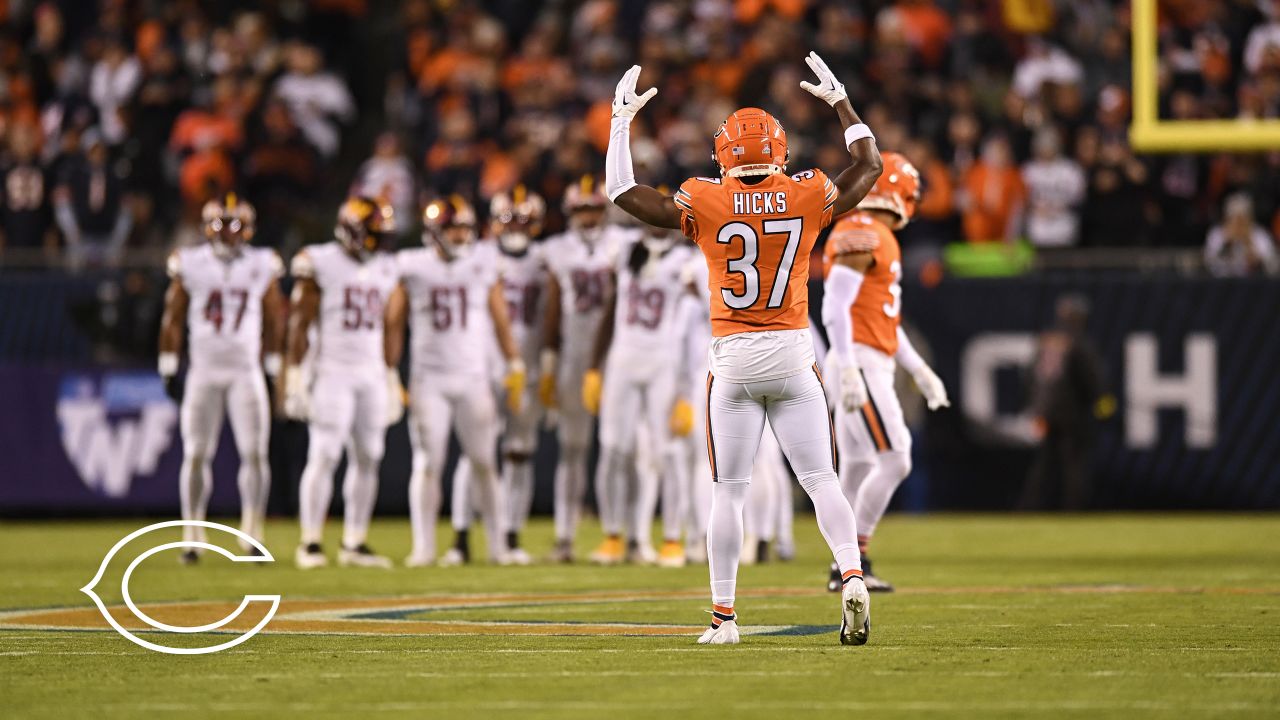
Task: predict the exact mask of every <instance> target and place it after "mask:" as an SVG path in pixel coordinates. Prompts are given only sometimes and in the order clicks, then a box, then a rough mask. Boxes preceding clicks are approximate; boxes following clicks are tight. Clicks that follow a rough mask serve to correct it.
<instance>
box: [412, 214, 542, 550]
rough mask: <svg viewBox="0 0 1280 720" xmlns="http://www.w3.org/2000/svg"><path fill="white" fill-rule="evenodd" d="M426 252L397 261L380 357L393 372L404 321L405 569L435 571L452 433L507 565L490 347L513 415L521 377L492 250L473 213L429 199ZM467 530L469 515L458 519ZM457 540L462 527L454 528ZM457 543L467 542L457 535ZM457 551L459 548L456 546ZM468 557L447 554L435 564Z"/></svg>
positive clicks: (492, 545)
mask: <svg viewBox="0 0 1280 720" xmlns="http://www.w3.org/2000/svg"><path fill="white" fill-rule="evenodd" d="M422 224H423V234H422V242H423V245H424V247H421V248H410V249H407V250H401V251H400V252H399V254H398V255H397V257H396V263H397V266H398V270H399V273H400V279H401V290H398V291H397V292H396V293H395V295H394V296H393V297H392V301H391V304H390V306H389V308H388V313H387V317H388V335H387V358H388V360H389V361H390V362H392V363H394V364H397V365H398V364H399V360H400V354H401V352H402V350H403V346H404V339H403V338H404V326H405V320H406V318H412V323H413V326H412V340H413V347H412V356H411V367H412V370H411V372H410V378H409V394H410V403H409V406H410V423H409V437H410V440H411V442H412V444H413V476H412V478H411V479H410V481H409V516H410V519H411V521H412V525H413V553H412V554H411V555H410V556H409V558H408V560H407V561H406V564H407V565H409V566H410V567H421V566H425V565H429V564H432V563H434V562H435V551H436V547H435V535H436V516H437V515H438V514H439V511H440V479H441V477H442V476H443V473H444V461H445V456H446V453H447V451H448V443H449V430H450V428H453V429H454V430H456V432H457V436H458V441H459V444H461V446H462V452H463V453H464V455H465V456H466V458H467V461H468V464H469V467H470V484H471V490H472V491H474V492H475V493H476V494H477V496H478V498H479V500H480V508H481V512H482V514H483V517H484V521H485V529H486V530H487V534H488V549H489V558H490V560H491V561H493V562H497V563H505V562H506V532H507V526H508V521H507V513H506V500H505V493H504V491H503V487H502V485H501V483H500V482H499V479H498V474H497V468H496V466H495V459H496V458H495V456H496V450H497V441H498V409H497V407H496V405H495V403H494V396H493V393H492V392H491V391H490V388H489V376H490V370H489V363H490V359H491V357H492V356H491V354H490V343H491V342H492V340H491V338H493V337H495V335H496V337H497V340H498V344H499V346H500V347H501V349H502V355H503V357H504V359H505V360H506V363H505V364H506V380H505V381H504V384H505V386H506V387H507V388H508V393H507V400H508V409H509V410H511V411H512V412H513V413H518V412H519V411H520V409H521V408H520V404H521V402H522V400H523V398H524V390H525V384H526V373H525V364H524V360H523V359H522V358H521V356H520V353H519V348H518V346H517V345H516V342H515V339H514V338H513V337H512V334H511V325H510V322H509V321H508V319H507V301H506V296H505V295H504V293H503V286H502V278H501V276H500V274H499V273H500V269H499V263H498V251H497V248H496V246H495V244H494V243H481V244H477V243H476V214H475V210H474V209H472V207H471V205H470V204H468V203H467V202H466V201H465V200H463V199H462V198H461V197H459V196H456V195H454V196H452V197H450V198H448V199H446V200H436V201H434V202H432V203H431V204H429V205H427V207H426V209H425V210H424V211H423V213H422ZM462 515H463V516H464V518H465V521H466V524H467V525H469V524H470V517H469V516H470V508H469V507H468V508H467V511H466V512H464V513H462ZM457 529H458V530H460V531H465V525H464V527H461V528H457ZM464 537H465V535H464ZM463 547H465V545H464V546H463ZM466 559H467V558H466V557H464V556H463V555H462V550H460V548H459V547H457V546H455V547H454V548H453V549H451V550H450V551H449V552H448V553H446V554H445V556H444V557H443V558H442V559H441V564H443V565H457V564H461V563H462V562H463V561H464V560H466Z"/></svg>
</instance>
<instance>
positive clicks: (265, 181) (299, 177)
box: [243, 100, 319, 247]
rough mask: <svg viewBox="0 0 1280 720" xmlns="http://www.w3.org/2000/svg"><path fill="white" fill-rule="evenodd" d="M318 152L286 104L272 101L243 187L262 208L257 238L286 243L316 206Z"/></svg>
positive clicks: (247, 163) (248, 160) (265, 242)
mask: <svg viewBox="0 0 1280 720" xmlns="http://www.w3.org/2000/svg"><path fill="white" fill-rule="evenodd" d="M318 165H319V161H318V159H317V157H316V151H315V149H314V148H312V147H311V146H310V145H308V144H307V142H306V141H305V140H303V139H302V133H301V132H299V131H298V128H297V126H296V125H294V124H293V118H291V117H290V116H289V110H288V108H286V107H285V106H284V103H282V102H280V101H278V100H275V101H271V102H269V103H267V106H266V108H265V109H264V110H263V113H262V130H261V137H260V138H257V139H255V140H254V141H253V149H252V150H251V151H250V152H249V156H248V157H247V158H246V159H245V162H244V168H243V170H244V190H245V193H246V195H247V196H248V197H249V198H250V199H251V200H252V202H253V203H254V205H256V206H257V208H258V232H257V234H256V235H255V242H256V243H260V244H262V245H266V246H269V247H281V245H282V244H283V242H284V237H285V234H286V233H287V231H288V226H289V224H290V221H291V220H292V219H293V218H294V217H295V216H296V215H297V214H299V213H301V212H303V211H305V210H307V209H308V208H310V207H312V206H313V204H314V202H315V198H314V197H312V195H313V192H314V190H315V188H316V185H317V183H318V182H319V177H318V175H319V172H318Z"/></svg>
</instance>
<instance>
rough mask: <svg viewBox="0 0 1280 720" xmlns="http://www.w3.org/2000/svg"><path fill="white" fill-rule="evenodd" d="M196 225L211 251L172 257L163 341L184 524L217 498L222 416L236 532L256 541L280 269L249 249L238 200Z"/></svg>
mask: <svg viewBox="0 0 1280 720" xmlns="http://www.w3.org/2000/svg"><path fill="white" fill-rule="evenodd" d="M201 219H202V221H203V223H204V233H205V236H206V237H207V238H208V239H209V241H208V242H207V243H204V244H201V245H197V246H194V247H187V248H181V249H179V250H175V251H174V252H173V254H172V255H170V256H169V263H168V265H169V267H168V269H169V277H170V282H169V290H168V292H167V293H166V294H165V309H164V318H163V320H162V323H161V331H160V359H159V371H160V377H161V378H163V380H164V383H165V389H166V390H167V391H168V392H169V395H170V396H171V397H173V399H174V400H178V401H180V402H181V404H182V412H181V424H182V451H183V457H182V470H181V471H180V473H179V476H178V482H179V488H180V494H181V497H182V519H183V520H204V519H205V511H206V509H207V508H208V506H209V494H210V492H211V491H212V489H213V477H212V475H211V470H210V465H211V461H212V459H213V455H214V452H215V451H216V450H217V448H218V435H219V434H220V433H221V432H222V417H223V415H224V414H225V415H226V416H227V417H228V418H229V419H230V421H231V432H232V434H233V435H234V436H235V442H236V451H237V452H238V453H239V454H240V473H239V476H238V478H237V484H238V485H239V488H240V529H241V530H243V531H244V532H245V533H246V534H248V535H250V536H252V537H255V538H257V539H259V540H261V539H262V526H263V521H264V518H265V515H266V510H267V492H268V490H269V488H270V485H271V471H270V467H269V465H268V463H267V442H268V440H269V437H270V432H271V411H270V402H269V400H268V395H267V384H266V381H265V380H264V379H263V372H264V371H265V372H266V374H267V375H270V376H271V377H272V378H275V377H276V376H278V375H279V374H280V349H281V343H282V341H283V337H284V332H283V329H284V310H285V305H284V296H283V295H282V294H281V292H280V284H279V279H280V276H281V275H283V274H284V265H283V264H282V263H281V262H280V256H279V255H277V254H276V251H274V250H270V249H267V248H255V247H249V246H248V242H249V240H251V239H252V238H253V232H254V221H255V220H256V215H255V213H254V210H253V206H252V205H250V204H248V203H246V202H244V201H242V200H240V199H238V198H237V197H236V196H235V195H228V196H227V197H226V200H225V201H224V202H218V201H216V200H211V201H209V202H208V203H205V206H204V209H203V210H202V211H201ZM187 330H189V331H190V338H191V341H190V346H189V349H188V360H189V368H188V370H187V377H186V382H185V384H180V383H179V381H178V366H179V357H180V355H181V352H182V340H183V334H184V332H185V331H187ZM182 532H183V538H184V539H186V540H196V541H203V540H204V539H205V533H204V529H203V528H198V527H184V528H183V531H182ZM245 549H246V550H252V551H254V552H256V549H254V548H250V547H246V548H245ZM199 557H200V556H199V551H197V550H194V549H188V550H187V551H185V552H183V553H182V556H181V559H182V561H183V562H184V563H188V564H189V563H194V562H196V561H197V560H198V559H199Z"/></svg>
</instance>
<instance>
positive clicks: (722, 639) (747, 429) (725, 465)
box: [605, 53, 881, 645]
mask: <svg viewBox="0 0 1280 720" xmlns="http://www.w3.org/2000/svg"><path fill="white" fill-rule="evenodd" d="M805 62H807V63H808V65H809V67H810V68H811V69H812V70H813V71H814V73H815V74H816V75H817V76H818V79H819V81H820V82H819V83H818V84H816V85H815V84H811V83H808V82H802V83H801V84H800V85H801V87H803V88H804V89H805V90H807V91H808V92H810V93H812V94H813V95H815V96H817V97H818V98H820V99H822V100H824V101H826V102H827V103H828V104H829V105H831V106H832V107H833V108H835V110H836V112H837V114H838V115H839V117H840V121H841V122H842V123H843V124H844V126H845V128H846V130H845V133H844V144H845V147H846V148H848V150H849V154H850V156H851V157H852V158H853V164H852V165H851V166H850V167H849V168H848V169H846V170H845V171H844V172H842V173H841V174H840V176H839V177H838V178H836V180H835V182H834V183H833V182H832V181H831V180H830V179H828V178H827V176H826V175H825V174H823V173H822V171H820V170H805V171H803V172H800V173H797V174H795V175H791V176H788V175H786V174H785V169H786V164H787V136H786V133H785V132H784V131H783V129H782V126H781V125H780V124H779V123H778V121H777V120H776V119H774V117H773V116H772V115H770V114H769V113H767V112H765V111H764V110H760V109H757V108H743V109H741V110H738V111H737V112H735V113H733V114H732V115H730V116H729V118H728V119H727V120H725V122H724V123H723V124H722V125H721V126H720V129H719V130H718V131H717V132H716V134H715V154H714V156H713V157H714V159H715V162H716V165H717V166H718V168H719V170H720V177H718V178H692V179H690V180H687V181H685V183H684V184H683V185H681V186H680V190H679V191H678V192H676V194H675V196H674V197H668V196H666V195H663V194H662V193H660V192H658V191H657V190H654V189H653V188H651V187H648V186H646V185H638V184H636V181H635V179H634V176H633V171H632V167H631V151H630V148H629V147H628V144H629V142H628V141H629V135H630V125H631V118H632V117H634V116H635V114H636V111H638V110H639V109H640V108H641V107H643V106H644V104H645V103H646V102H648V100H649V99H650V98H652V97H653V96H654V95H655V94H657V92H658V91H657V88H651V89H649V90H648V91H647V92H645V93H644V94H643V95H637V94H636V92H635V87H636V79H637V78H638V77H639V75H640V66H638V65H637V66H634V67H632V68H631V69H630V70H628V71H627V73H626V74H625V75H624V76H623V77H622V80H621V81H620V82H619V83H618V88H617V91H616V93H615V95H614V99H613V119H612V121H611V130H610V138H609V151H608V155H607V157H606V168H605V186H606V187H605V189H606V192H607V193H608V195H609V199H610V200H612V201H613V202H614V203H615V204H617V206H618V207H620V208H622V209H623V210H625V211H627V212H628V213H630V214H631V215H633V216H635V217H636V218H638V219H640V220H642V221H644V222H646V223H648V224H650V225H654V226H657V227H665V228H678V229H680V230H682V231H683V232H684V234H685V235H686V236H687V237H689V238H690V239H691V240H693V242H694V243H696V244H697V245H698V247H699V248H701V250H702V253H703V255H704V256H705V259H706V262H707V270H708V289H709V290H710V294H711V325H712V335H713V336H714V337H713V338H712V341H711V352H710V368H711V372H710V373H709V375H708V377H707V384H708V390H707V451H708V455H709V458H710V461H711V474H712V478H713V480H714V481H715V483H714V485H713V489H712V501H711V520H710V524H709V526H708V530H707V555H708V558H709V562H708V565H709V566H710V570H711V602H712V621H711V627H710V628H709V629H708V630H707V631H706V632H705V633H703V635H702V637H700V638H699V639H698V642H699V643H702V644H708V643H710V644H731V643H736V642H738V638H739V636H738V624H737V616H736V615H735V614H734V611H733V600H734V593H735V589H736V585H737V574H738V558H739V556H740V554H741V552H742V510H743V505H744V503H745V501H746V496H747V487H748V484H749V483H750V481H751V469H752V462H753V460H754V458H755V456H756V448H757V447H758V446H759V444H760V438H761V434H762V433H763V431H764V423H765V419H766V418H767V419H768V420H769V424H770V425H771V426H772V428H773V431H774V434H775V436H776V437H777V439H778V444H779V445H781V446H782V450H783V452H784V453H786V455H787V459H788V461H789V462H790V463H791V467H792V469H793V470H794V471H795V473H796V477H797V478H799V480H800V484H801V485H802V486H803V487H804V489H805V491H806V492H807V493H808V494H809V497H810V498H811V499H812V500H813V504H814V507H815V509H816V511H817V516H818V527H819V528H820V529H821V530H822V534H823V537H824V538H826V540H827V544H828V545H830V547H831V551H832V554H833V555H834V556H835V560H836V563H837V565H838V566H839V567H840V570H841V573H842V579H843V580H844V591H843V594H842V606H841V607H842V616H841V620H842V623H841V628H840V641H841V642H842V643H845V644H850V645H861V644H864V643H866V641H867V636H868V635H869V634H870V632H871V602H870V597H869V596H868V594H867V589H866V587H865V586H864V585H863V582H862V569H861V566H860V564H859V556H858V546H857V529H856V526H855V521H854V515H853V509H852V508H851V507H850V505H849V501H848V500H846V499H845V496H844V494H843V493H841V491H840V485H839V481H838V480H837V477H836V469H835V468H836V440H835V430H834V428H833V427H832V426H831V421H830V418H829V416H828V415H827V405H826V400H825V398H824V394H823V389H822V378H821V377H820V375H819V373H818V369H817V366H816V365H815V363H814V350H813V340H812V338H811V337H810V334H809V293H808V288H807V285H806V282H807V280H808V277H809V253H810V252H811V251H812V249H813V246H814V243H815V242H816V241H817V238H818V233H819V232H821V231H822V230H823V229H824V228H825V227H826V226H827V225H830V224H831V220H832V218H833V217H835V216H837V215H840V214H842V213H845V212H848V211H849V210H852V209H853V208H854V207H855V206H856V205H857V204H858V201H860V200H861V199H862V198H863V196H865V195H866V194H867V191H868V190H870V189H871V186H872V185H873V184H874V183H875V181H876V178H878V177H879V176H880V171H881V161H880V153H879V152H878V151H877V150H876V145H875V139H874V138H873V137H872V135H871V131H870V130H869V129H868V128H867V126H866V125H865V124H863V123H862V121H861V120H859V119H858V116H857V114H856V113H854V111H853V106H851V105H850V104H849V99H848V96H847V95H846V94H845V91H844V86H843V85H842V84H840V82H839V81H838V80H836V78H835V75H834V74H832V72H831V71H830V70H829V69H828V68H827V66H826V63H824V62H823V61H822V59H821V58H819V57H818V56H817V54H815V53H810V54H809V57H808V58H807V59H806V60H805Z"/></svg>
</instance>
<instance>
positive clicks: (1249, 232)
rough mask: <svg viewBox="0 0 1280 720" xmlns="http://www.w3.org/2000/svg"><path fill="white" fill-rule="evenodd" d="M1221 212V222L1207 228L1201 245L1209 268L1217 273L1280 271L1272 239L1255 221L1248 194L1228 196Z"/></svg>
mask: <svg viewBox="0 0 1280 720" xmlns="http://www.w3.org/2000/svg"><path fill="white" fill-rule="evenodd" d="M1222 215H1223V217H1222V223H1221V224H1220V225H1215V226H1214V227H1213V229H1211V230H1210V231H1209V237H1208V238H1207V239H1206V241H1205V245H1204V262H1205V265H1206V266H1207V267H1208V268H1209V272H1210V273H1212V274H1213V275H1215V276H1217V277H1246V276H1249V275H1276V274H1280V257H1277V256H1276V244H1275V241H1273V240H1272V239H1271V236H1270V235H1268V234H1267V231H1266V229H1264V228H1263V227H1262V226H1261V225H1258V224H1257V223H1256V222H1254V220H1253V201H1251V200H1250V199H1249V196H1248V195H1232V196H1231V197H1229V198H1227V202H1226V205H1225V207H1224V208H1223V211H1222Z"/></svg>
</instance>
